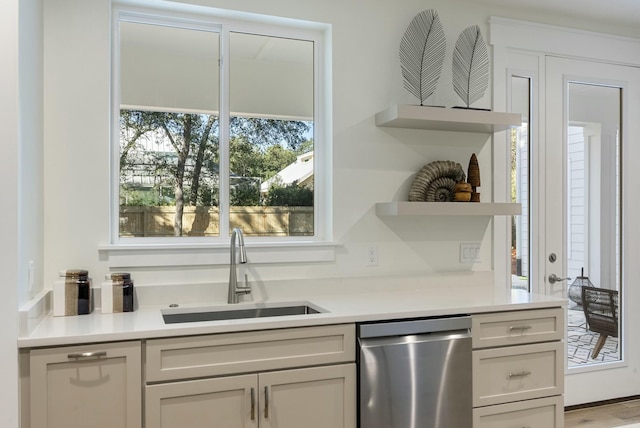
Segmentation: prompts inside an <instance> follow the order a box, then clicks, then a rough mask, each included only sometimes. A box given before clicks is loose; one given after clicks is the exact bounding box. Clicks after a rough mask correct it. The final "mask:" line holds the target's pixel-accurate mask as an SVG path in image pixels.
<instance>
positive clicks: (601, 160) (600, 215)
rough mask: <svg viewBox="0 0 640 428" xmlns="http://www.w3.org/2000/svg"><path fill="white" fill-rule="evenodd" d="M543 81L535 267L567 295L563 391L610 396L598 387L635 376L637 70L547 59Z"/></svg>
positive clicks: (554, 291) (549, 285)
mask: <svg viewBox="0 0 640 428" xmlns="http://www.w3.org/2000/svg"><path fill="white" fill-rule="evenodd" d="M545 80H546V82H545V97H546V102H545V107H546V108H545V122H546V123H545V127H544V132H545V135H544V138H543V140H544V141H543V143H542V145H543V153H544V155H543V156H542V159H543V162H544V179H543V180H542V181H543V182H544V184H543V185H542V186H541V188H542V189H544V193H543V194H542V195H541V197H540V198H539V199H540V201H539V203H540V204H542V207H541V210H540V211H541V212H542V213H544V216H543V219H542V223H543V228H541V235H540V236H541V240H542V242H544V244H543V245H542V246H541V251H540V254H539V257H540V263H541V264H540V272H539V275H540V276H541V279H543V281H544V292H545V293H546V294H548V295H553V296H557V297H561V298H565V299H567V326H568V331H567V375H568V376H567V377H566V382H565V386H566V393H567V395H569V396H571V401H572V402H577V403H580V402H582V403H585V402H592V401H597V400H598V399H599V397H601V396H603V395H604V394H605V392H603V391H601V390H600V389H599V388H594V385H602V386H604V385H609V384H612V385H614V384H615V385H618V386H616V388H617V389H619V390H620V391H622V390H624V389H625V388H627V383H628V382H629V381H630V379H631V378H632V377H633V376H634V373H633V372H634V369H633V368H632V367H630V366H629V364H630V363H631V361H630V360H629V357H630V356H631V355H632V352H633V349H634V348H636V347H637V340H635V338H634V337H633V336H632V335H627V334H625V331H626V329H625V326H627V325H635V324H637V319H638V314H637V311H631V310H629V306H625V303H626V304H628V302H633V301H634V300H635V299H637V294H638V293H637V290H636V288H634V287H633V286H632V282H633V281H632V278H631V277H630V275H629V273H630V272H632V271H633V270H634V269H635V267H634V266H633V264H634V261H633V260H630V259H629V258H628V253H629V248H632V246H633V245H634V244H633V239H631V236H632V229H633V228H634V226H633V224H632V222H631V221H627V219H629V220H630V219H631V217H630V214H631V212H630V211H629V209H630V207H632V206H633V204H634V203H635V201H634V200H633V199H634V198H637V196H636V195H635V194H634V192H633V191H632V187H633V186H632V182H633V179H634V175H633V172H632V171H631V170H630V168H628V166H629V165H630V163H629V156H630V153H631V152H633V151H634V150H635V146H634V143H633V139H634V138H635V136H637V135H639V133H640V122H638V121H636V120H633V119H632V118H633V117H635V116H637V115H638V114H640V105H639V102H638V100H639V99H640V70H638V69H636V68H632V67H625V66H619V65H612V64H605V63H595V62H588V61H580V60H575V59H566V58H556V57H547V58H546V76H545ZM623 154H625V156H623ZM629 387H632V385H630V384H629Z"/></svg>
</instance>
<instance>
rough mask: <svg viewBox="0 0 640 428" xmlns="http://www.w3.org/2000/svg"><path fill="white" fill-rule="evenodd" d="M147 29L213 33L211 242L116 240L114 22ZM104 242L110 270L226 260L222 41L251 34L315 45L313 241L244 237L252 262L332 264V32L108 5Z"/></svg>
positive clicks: (227, 15) (251, 18) (231, 15)
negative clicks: (216, 59)
mask: <svg viewBox="0 0 640 428" xmlns="http://www.w3.org/2000/svg"><path fill="white" fill-rule="evenodd" d="M122 21H128V22H140V23H151V24H159V25H166V26H173V27H177V28H188V29H194V30H204V31H212V32H217V33H218V34H219V35H220V52H221V58H222V61H221V63H222V64H221V72H220V93H221V100H220V141H221V144H220V159H221V171H220V172H221V176H220V194H221V195H220V196H221V198H220V199H221V202H220V211H221V213H220V225H219V230H220V234H219V236H216V237H163V238H153V237H145V238H141V237H138V238H135V237H132V238H121V237H120V236H119V210H120V206H119V205H120V201H119V185H120V184H119V153H120V141H119V126H120V124H119V118H120V82H119V72H120V62H119V61H120V60H119V46H120V40H119V23H120V22H122ZM111 28H112V90H111V100H112V108H111V114H112V118H111V157H110V162H111V167H110V174H111V177H110V184H111V189H110V199H111V201H110V207H111V212H110V242H109V243H108V244H104V245H100V246H99V248H98V249H99V251H100V253H101V257H102V258H104V259H106V261H107V263H108V265H109V267H110V268H118V267H138V266H145V267H152V266H194V265H211V264H227V263H228V261H229V254H228V248H229V238H228V236H229V232H230V231H229V213H228V209H227V208H228V200H229V199H228V193H229V192H228V189H227V188H226V187H227V185H228V171H229V167H228V155H229V154H228V141H229V126H228V125H229V114H228V112H229V94H228V89H227V88H228V76H229V61H225V57H226V56H227V54H228V52H229V34H230V33H231V32H241V33H250V34H257V35H266V36H274V37H287V38H296V39H300V40H309V41H312V42H313V43H314V118H313V123H314V136H313V138H314V235H313V236H299V237H298V236H296V237H245V241H246V243H247V245H248V246H251V250H252V251H251V255H249V261H250V262H252V263H290V262H318V261H333V260H334V259H335V247H336V243H334V242H333V241H332V239H333V236H332V229H333V221H332V213H333V206H332V184H333V183H332V127H331V84H330V82H331V63H330V54H329V51H328V50H329V46H330V37H331V28H330V26H329V25H327V24H320V23H315V22H308V21H300V20H293V19H285V18H276V17H270V16H259V15H254V14H246V13H240V12H230V11H223V10H219V9H211V8H202V7H195V8H194V7H191V6H185V5H179V6H173V7H171V8H170V9H142V8H137V7H132V6H126V5H115V6H114V7H113V13H112V27H111Z"/></svg>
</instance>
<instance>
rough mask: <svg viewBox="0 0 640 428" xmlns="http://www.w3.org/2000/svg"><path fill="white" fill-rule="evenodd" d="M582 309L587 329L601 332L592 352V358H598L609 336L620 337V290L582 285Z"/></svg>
mask: <svg viewBox="0 0 640 428" xmlns="http://www.w3.org/2000/svg"><path fill="white" fill-rule="evenodd" d="M582 310H583V311H584V316H585V319H586V321H587V329H588V330H591V331H593V332H595V333H599V334H600V336H599V337H598V341H597V342H596V346H595V348H593V352H592V353H591V358H596V357H597V356H598V354H599V353H600V351H601V350H602V347H603V346H604V343H605V341H606V340H607V337H609V336H611V337H618V291H617V290H608V289H606V288H596V287H586V286H585V287H582Z"/></svg>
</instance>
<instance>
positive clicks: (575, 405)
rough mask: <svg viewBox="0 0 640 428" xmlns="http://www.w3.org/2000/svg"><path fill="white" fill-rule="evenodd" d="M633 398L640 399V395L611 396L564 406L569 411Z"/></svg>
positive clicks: (622, 401)
mask: <svg viewBox="0 0 640 428" xmlns="http://www.w3.org/2000/svg"><path fill="white" fill-rule="evenodd" d="M632 400H640V395H631V396H629V397H619V398H611V399H609V400H602V401H594V402H591V403H582V404H574V405H573V406H566V407H565V408H564V411H565V412H569V411H571V410H580V409H588V408H590V407H598V406H606V405H608V404H618V403H624V402H625V401H632Z"/></svg>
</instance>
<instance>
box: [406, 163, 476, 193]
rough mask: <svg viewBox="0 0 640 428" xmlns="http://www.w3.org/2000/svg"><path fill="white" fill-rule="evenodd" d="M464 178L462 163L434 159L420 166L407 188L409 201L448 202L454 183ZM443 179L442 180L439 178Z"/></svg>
mask: <svg viewBox="0 0 640 428" xmlns="http://www.w3.org/2000/svg"><path fill="white" fill-rule="evenodd" d="M465 178H466V176H465V173H464V170H463V169H462V165H460V164H459V163H457V162H453V161H435V162H431V163H429V164H427V165H425V166H423V167H422V169H421V170H420V171H419V172H418V175H416V178H414V180H413V183H412V184H411V189H410V190H409V201H411V202H450V201H453V193H454V188H455V185H456V183H458V182H460V181H464V180H465ZM440 179H444V180H440Z"/></svg>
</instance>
